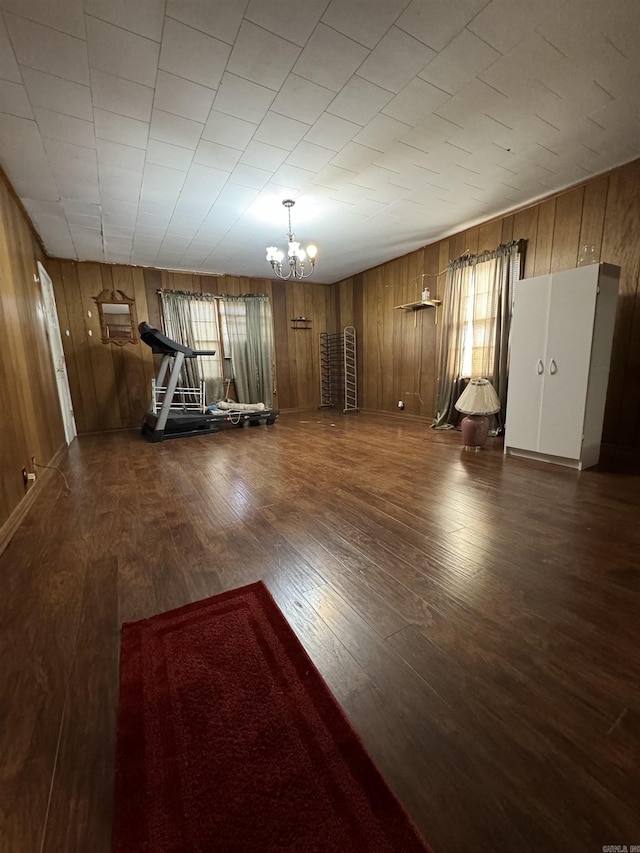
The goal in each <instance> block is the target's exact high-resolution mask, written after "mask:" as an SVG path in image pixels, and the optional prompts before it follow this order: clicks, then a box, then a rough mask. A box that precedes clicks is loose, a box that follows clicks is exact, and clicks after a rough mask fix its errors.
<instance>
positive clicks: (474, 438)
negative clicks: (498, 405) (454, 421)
mask: <svg viewBox="0 0 640 853" xmlns="http://www.w3.org/2000/svg"><path fill="white" fill-rule="evenodd" d="M460 429H461V430H462V443H463V444H464V446H465V447H482V445H483V444H484V443H485V441H486V440H487V436H488V435H489V418H488V417H487V416H486V415H465V416H464V418H463V419H462V422H461V424H460Z"/></svg>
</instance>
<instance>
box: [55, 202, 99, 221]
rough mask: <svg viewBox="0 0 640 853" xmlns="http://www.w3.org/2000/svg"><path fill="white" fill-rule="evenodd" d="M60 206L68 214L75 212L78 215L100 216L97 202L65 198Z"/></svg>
mask: <svg viewBox="0 0 640 853" xmlns="http://www.w3.org/2000/svg"><path fill="white" fill-rule="evenodd" d="M62 206H63V207H64V209H65V211H66V212H67V214H68V215H69V216H71V215H73V214H76V215H78V216H98V217H99V216H100V214H101V208H100V205H99V204H88V203H87V202H85V201H74V200H71V199H65V200H64V201H63V202H62Z"/></svg>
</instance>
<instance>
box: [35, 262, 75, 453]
mask: <svg viewBox="0 0 640 853" xmlns="http://www.w3.org/2000/svg"><path fill="white" fill-rule="evenodd" d="M38 275H39V277H40V288H41V290H42V307H43V310H44V319H45V324H46V328H47V338H48V339H49V346H50V348H51V358H52V360H53V368H54V373H55V376H56V385H57V388H58V398H59V400H60V411H61V413H62V423H63V424H64V437H65V440H66V442H67V444H71V442H72V441H73V439H74V438H75V437H76V435H77V434H78V430H77V429H76V421H75V418H74V416H73V403H72V401H71V391H70V390H69V376H68V375H67V363H66V361H65V360H64V349H63V346H62V335H61V334H60V325H59V323H58V312H57V310H56V297H55V295H54V292H53V282H52V281H51V279H50V277H49V273H48V272H47V271H46V269H45V268H44V267H43V266H42V264H41V263H40V261H38Z"/></svg>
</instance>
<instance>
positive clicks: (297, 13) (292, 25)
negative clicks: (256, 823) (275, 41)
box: [245, 0, 327, 47]
mask: <svg viewBox="0 0 640 853" xmlns="http://www.w3.org/2000/svg"><path fill="white" fill-rule="evenodd" d="M326 7H327V0H305V2H304V3H300V2H299V0H251V2H250V3H249V6H248V8H247V11H246V12H245V18H246V19H247V20H248V21H253V23H254V24H258V26H260V27H263V28H264V29H265V30H270V31H271V32H272V33H276V35H285V36H286V38H287V39H288V40H289V41H292V42H293V43H294V44H297V45H300V47H303V46H304V45H305V44H306V43H307V41H308V39H309V36H310V35H311V33H312V32H313V30H314V29H315V27H316V24H317V23H318V21H319V20H320V18H321V16H322V13H323V12H324V10H325V9H326ZM283 22H286V25H283Z"/></svg>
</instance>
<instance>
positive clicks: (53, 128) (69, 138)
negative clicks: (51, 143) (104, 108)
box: [33, 107, 96, 148]
mask: <svg viewBox="0 0 640 853" xmlns="http://www.w3.org/2000/svg"><path fill="white" fill-rule="evenodd" d="M33 112H34V113H35V117H36V121H37V122H38V127H39V128H40V133H41V134H42V135H43V136H48V137H49V138H50V139H58V140H61V141H62V142H71V143H73V144H75V145H81V146H83V147H85V148H95V145H96V139H95V134H94V132H93V122H90V121H84V120H83V119H79V118H74V117H73V116H68V115H64V114H63V113H57V112H54V111H53V110H46V109H44V108H43V107H34V110H33Z"/></svg>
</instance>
